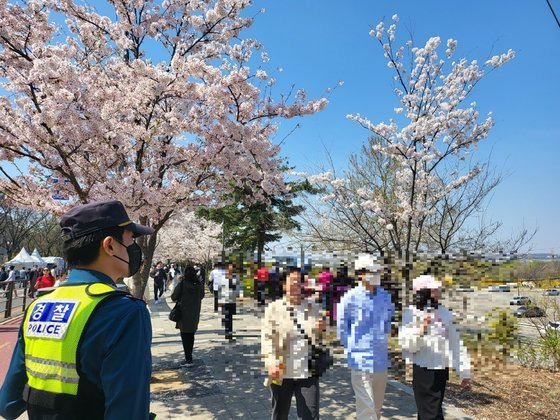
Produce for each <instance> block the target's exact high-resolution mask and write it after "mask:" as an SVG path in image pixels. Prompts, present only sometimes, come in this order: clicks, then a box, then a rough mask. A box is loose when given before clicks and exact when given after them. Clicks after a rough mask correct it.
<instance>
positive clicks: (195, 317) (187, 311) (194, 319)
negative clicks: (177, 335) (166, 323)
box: [171, 265, 204, 367]
mask: <svg viewBox="0 0 560 420" xmlns="http://www.w3.org/2000/svg"><path fill="white" fill-rule="evenodd" d="M182 277H183V278H182V279H181V281H180V282H179V284H178V285H177V287H175V290H173V293H172V294H171V300H172V301H173V302H179V303H180V305H181V319H180V320H179V321H178V322H177V323H176V325H175V328H177V329H178V330H180V331H181V340H182V341H183V349H184V351H185V361H184V362H183V363H181V366H187V367H191V366H192V365H193V359H192V352H193V347H194V334H195V333H196V330H197V329H198V322H199V320H200V309H201V306H202V302H201V301H202V298H203V297H204V283H203V282H200V281H199V279H198V276H197V274H196V270H195V269H194V267H193V266H192V265H187V268H186V269H185V273H184V275H183V276H182Z"/></svg>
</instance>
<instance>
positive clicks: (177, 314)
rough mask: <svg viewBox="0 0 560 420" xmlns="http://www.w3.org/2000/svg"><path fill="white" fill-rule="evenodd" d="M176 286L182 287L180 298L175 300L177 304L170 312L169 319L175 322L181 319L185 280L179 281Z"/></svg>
mask: <svg viewBox="0 0 560 420" xmlns="http://www.w3.org/2000/svg"><path fill="white" fill-rule="evenodd" d="M176 287H180V288H181V290H180V293H179V299H177V302H175V306H174V307H173V309H171V312H169V320H170V321H173V322H179V321H180V320H181V297H182V295H183V281H181V283H179V284H178V285H177V286H176Z"/></svg>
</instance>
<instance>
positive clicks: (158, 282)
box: [150, 261, 167, 303]
mask: <svg viewBox="0 0 560 420" xmlns="http://www.w3.org/2000/svg"><path fill="white" fill-rule="evenodd" d="M150 276H151V277H152V278H153V279H154V303H159V298H161V297H162V296H163V291H164V287H165V281H166V280H167V273H166V272H165V269H164V268H163V263H162V262H161V261H158V262H157V264H156V266H155V268H154V269H153V270H152V271H151V272H150Z"/></svg>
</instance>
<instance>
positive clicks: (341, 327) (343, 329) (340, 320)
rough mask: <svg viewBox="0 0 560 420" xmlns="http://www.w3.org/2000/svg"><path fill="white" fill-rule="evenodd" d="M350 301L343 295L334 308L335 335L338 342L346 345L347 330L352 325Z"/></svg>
mask: <svg viewBox="0 0 560 420" xmlns="http://www.w3.org/2000/svg"><path fill="white" fill-rule="evenodd" d="M351 309H352V302H351V301H350V299H348V298H347V297H343V298H342V300H341V301H340V302H339V303H338V306H337V308H336V311H337V312H336V335H337V337H338V340H339V341H340V344H342V345H343V346H344V347H347V346H348V331H349V329H350V326H351V325H352V311H351Z"/></svg>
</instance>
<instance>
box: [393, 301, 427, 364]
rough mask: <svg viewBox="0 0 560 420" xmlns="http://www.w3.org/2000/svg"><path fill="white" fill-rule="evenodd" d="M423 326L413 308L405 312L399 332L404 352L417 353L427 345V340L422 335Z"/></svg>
mask: <svg viewBox="0 0 560 420" xmlns="http://www.w3.org/2000/svg"><path fill="white" fill-rule="evenodd" d="M421 329H422V326H421V320H420V318H419V317H418V316H417V315H415V313H414V311H413V310H412V309H411V308H407V309H405V310H404V311H403V315H402V326H401V328H400V331H399V344H400V345H401V347H402V348H403V350H407V351H409V352H411V353H416V352H417V351H419V350H421V349H422V348H423V347H424V346H425V345H426V339H425V337H424V336H422V335H420V332H421Z"/></svg>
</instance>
